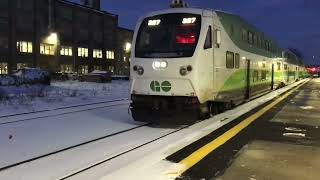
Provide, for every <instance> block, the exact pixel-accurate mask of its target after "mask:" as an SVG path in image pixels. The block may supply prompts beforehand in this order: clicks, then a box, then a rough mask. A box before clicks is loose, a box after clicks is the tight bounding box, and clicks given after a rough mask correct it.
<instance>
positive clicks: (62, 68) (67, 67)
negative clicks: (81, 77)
mask: <svg viewBox="0 0 320 180" xmlns="http://www.w3.org/2000/svg"><path fill="white" fill-rule="evenodd" d="M60 71H61V72H63V73H72V72H73V66H72V65H71V64H61V65H60Z"/></svg>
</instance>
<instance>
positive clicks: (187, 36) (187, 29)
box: [135, 13, 201, 58]
mask: <svg viewBox="0 0 320 180" xmlns="http://www.w3.org/2000/svg"><path fill="white" fill-rule="evenodd" d="M200 31H201V15H200V14H190V13H170V14H162V15H157V16H153V17H148V18H146V19H144V20H143V22H142V23H141V26H140V28H139V31H138V35H137V39H136V45H135V57H137V58H181V57H192V56H193V54H194V52H195V49H196V47H197V44H198V40H199V36H200Z"/></svg>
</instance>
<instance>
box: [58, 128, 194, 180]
mask: <svg viewBox="0 0 320 180" xmlns="http://www.w3.org/2000/svg"><path fill="white" fill-rule="evenodd" d="M148 125H150V124H147V125H144V126H148ZM190 126H191V125H188V126H183V127H181V128H178V129H176V130H173V131H171V132H169V133H166V134H164V135H162V136H159V137H157V138H154V139H152V140H149V141H147V142H144V143H142V144H140V145H137V146H135V147H133V148H130V149H127V150H125V151H123V152H120V153H118V154H117V155H114V156H112V157H108V158H106V159H102V160H100V161H98V162H96V163H93V164H91V165H89V166H87V167H84V168H81V169H79V170H77V171H74V172H72V173H69V174H67V175H65V176H63V177H61V178H59V180H67V179H70V178H72V177H74V176H76V175H79V174H81V173H84V172H85V171H88V170H90V169H92V168H94V167H97V166H99V165H103V164H104V163H107V162H109V161H111V160H113V159H115V158H118V157H120V156H122V155H125V154H127V153H130V152H132V151H134V150H137V149H139V148H142V147H144V146H147V145H149V144H151V143H154V142H156V141H158V140H160V139H163V138H165V137H167V136H170V135H172V134H175V133H177V132H179V131H182V130H184V129H186V128H188V127H190Z"/></svg>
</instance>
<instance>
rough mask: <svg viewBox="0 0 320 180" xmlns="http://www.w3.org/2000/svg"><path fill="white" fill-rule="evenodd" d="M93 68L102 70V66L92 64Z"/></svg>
mask: <svg viewBox="0 0 320 180" xmlns="http://www.w3.org/2000/svg"><path fill="white" fill-rule="evenodd" d="M93 69H94V70H98V71H101V70H102V66H93Z"/></svg>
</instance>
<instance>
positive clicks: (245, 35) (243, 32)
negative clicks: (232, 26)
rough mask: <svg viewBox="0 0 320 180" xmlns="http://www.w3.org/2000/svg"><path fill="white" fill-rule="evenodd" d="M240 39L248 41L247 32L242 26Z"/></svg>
mask: <svg viewBox="0 0 320 180" xmlns="http://www.w3.org/2000/svg"><path fill="white" fill-rule="evenodd" d="M242 40H243V41H246V42H248V32H247V30H246V29H244V28H242Z"/></svg>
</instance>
